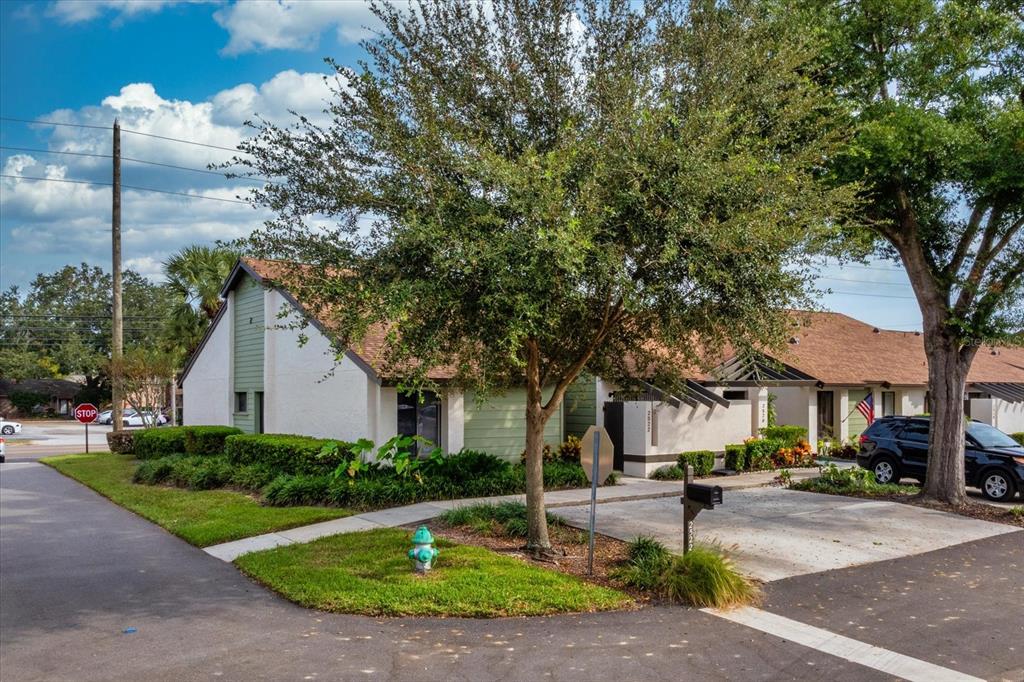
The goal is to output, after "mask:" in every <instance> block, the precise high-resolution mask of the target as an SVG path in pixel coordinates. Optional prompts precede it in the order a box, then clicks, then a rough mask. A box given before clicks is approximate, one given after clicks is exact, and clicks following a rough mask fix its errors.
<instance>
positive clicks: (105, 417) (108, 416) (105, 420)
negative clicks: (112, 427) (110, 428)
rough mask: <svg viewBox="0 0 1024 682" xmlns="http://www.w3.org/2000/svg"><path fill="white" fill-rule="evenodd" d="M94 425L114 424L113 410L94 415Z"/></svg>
mask: <svg viewBox="0 0 1024 682" xmlns="http://www.w3.org/2000/svg"><path fill="white" fill-rule="evenodd" d="M96 423H97V424H113V423H114V411H113V410H103V411H102V412H100V413H99V414H98V415H96Z"/></svg>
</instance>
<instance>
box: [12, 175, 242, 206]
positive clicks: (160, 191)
mask: <svg viewBox="0 0 1024 682" xmlns="http://www.w3.org/2000/svg"><path fill="white" fill-rule="evenodd" d="M0 178H14V179H15V180H37V181H39V182H67V183H71V184H74V185H97V186H100V187H113V186H114V183H112V182H97V181H94V180H71V179H68V178H38V177H33V176H30V175H13V174H10V173H0ZM121 187H123V188H124V189H134V190H137V191H139V192H156V193H158V194H173V195H175V196H179V197H187V198H189V199H209V200H210V201H223V202H226V203H229V204H242V205H244V206H248V205H249V202H248V201H241V200H239V199H224V198H221V197H209V196H205V195H203V194H187V193H185V192H173V191H171V190H169V189H156V188H154V187H139V186H137V185H121Z"/></svg>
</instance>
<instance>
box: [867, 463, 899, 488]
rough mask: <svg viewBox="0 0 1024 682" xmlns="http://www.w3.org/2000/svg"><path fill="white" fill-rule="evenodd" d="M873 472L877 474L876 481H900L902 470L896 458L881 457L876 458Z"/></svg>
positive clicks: (872, 468) (882, 482) (884, 482)
mask: <svg viewBox="0 0 1024 682" xmlns="http://www.w3.org/2000/svg"><path fill="white" fill-rule="evenodd" d="M871 472H872V473H873V474H874V475H875V483H881V484H883V485H884V484H886V483H899V482H900V470H899V467H898V466H897V465H896V460H894V459H893V458H892V457H879V458H878V459H876V460H875V463H874V464H873V465H872V467H871Z"/></svg>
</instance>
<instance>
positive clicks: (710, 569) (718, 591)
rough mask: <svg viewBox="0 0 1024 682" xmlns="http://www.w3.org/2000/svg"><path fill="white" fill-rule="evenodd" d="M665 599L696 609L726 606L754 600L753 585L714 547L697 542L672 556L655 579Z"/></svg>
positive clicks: (755, 596)
mask: <svg viewBox="0 0 1024 682" xmlns="http://www.w3.org/2000/svg"><path fill="white" fill-rule="evenodd" d="M658 592H659V593H660V594H661V596H662V597H664V598H665V599H669V600H671V601H675V602H682V603H686V604H690V605H692V606H696V607H697V608H707V607H713V608H727V607H730V606H740V605H742V604H749V603H750V602H752V601H755V600H756V599H757V597H758V589H757V587H756V586H755V585H754V584H753V583H752V582H750V580H748V579H747V578H746V577H744V576H743V575H742V574H740V573H739V572H738V571H737V570H736V568H735V566H733V563H732V561H731V560H730V559H729V557H727V556H726V555H725V554H724V553H722V552H721V551H720V550H718V549H717V548H713V547H705V546H700V545H698V546H697V547H694V548H693V549H691V550H690V551H689V552H687V553H686V554H684V555H683V556H676V557H672V560H671V561H670V562H669V564H668V566H667V567H666V568H665V570H664V571H663V572H662V574H661V576H660V578H659V580H658Z"/></svg>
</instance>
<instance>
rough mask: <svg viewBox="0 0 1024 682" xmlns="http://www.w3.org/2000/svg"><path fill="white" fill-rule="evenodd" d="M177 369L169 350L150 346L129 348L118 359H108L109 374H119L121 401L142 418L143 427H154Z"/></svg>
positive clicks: (156, 424)
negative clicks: (123, 397) (122, 395)
mask: <svg viewBox="0 0 1024 682" xmlns="http://www.w3.org/2000/svg"><path fill="white" fill-rule="evenodd" d="M177 368H178V362H177V358H176V357H175V355H174V354H173V353H167V352H164V351H161V350H157V349H152V348H141V347H135V348H129V349H127V350H125V352H124V355H123V356H122V357H121V359H120V360H118V361H114V360H111V361H110V374H111V376H115V375H116V374H120V376H121V382H122V386H123V387H124V396H125V400H127V401H128V404H129V405H131V406H132V407H133V408H134V409H135V411H136V412H137V413H138V414H139V415H140V416H141V417H142V425H143V426H145V427H146V428H150V427H154V426H158V424H159V421H158V420H159V419H160V413H161V412H162V411H163V410H164V409H165V408H166V407H167V391H168V388H170V386H171V383H172V381H173V377H174V372H175V371H176V370H177ZM116 428H120V425H117V426H115V429H116Z"/></svg>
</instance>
